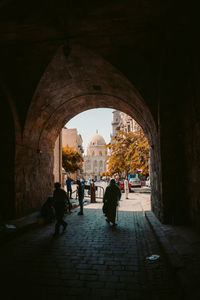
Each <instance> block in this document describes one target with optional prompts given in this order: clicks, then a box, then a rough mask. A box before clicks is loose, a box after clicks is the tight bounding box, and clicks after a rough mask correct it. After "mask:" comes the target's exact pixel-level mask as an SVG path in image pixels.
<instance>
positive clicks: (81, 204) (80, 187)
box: [77, 180, 84, 216]
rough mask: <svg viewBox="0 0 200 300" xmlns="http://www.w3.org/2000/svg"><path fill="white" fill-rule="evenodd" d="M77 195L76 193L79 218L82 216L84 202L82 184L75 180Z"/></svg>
mask: <svg viewBox="0 0 200 300" xmlns="http://www.w3.org/2000/svg"><path fill="white" fill-rule="evenodd" d="M77 184H78V187H77V193H78V201H79V205H80V211H79V213H78V215H79V216H81V215H83V200H84V183H83V182H81V181H80V180H77Z"/></svg>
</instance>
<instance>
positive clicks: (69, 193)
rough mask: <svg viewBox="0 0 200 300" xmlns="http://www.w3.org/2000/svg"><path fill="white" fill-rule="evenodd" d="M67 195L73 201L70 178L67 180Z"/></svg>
mask: <svg viewBox="0 0 200 300" xmlns="http://www.w3.org/2000/svg"><path fill="white" fill-rule="evenodd" d="M66 186H67V194H68V197H69V199H72V179H71V178H70V177H69V176H68V177H67V180H66Z"/></svg>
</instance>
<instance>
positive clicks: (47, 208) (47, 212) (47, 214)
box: [40, 196, 55, 223]
mask: <svg viewBox="0 0 200 300" xmlns="http://www.w3.org/2000/svg"><path fill="white" fill-rule="evenodd" d="M40 217H41V218H42V219H44V222H45V223H51V222H53V220H54V219H55V209H54V207H53V197H52V196H49V197H48V198H47V201H46V202H45V203H44V204H43V206H42V208H41V210H40Z"/></svg>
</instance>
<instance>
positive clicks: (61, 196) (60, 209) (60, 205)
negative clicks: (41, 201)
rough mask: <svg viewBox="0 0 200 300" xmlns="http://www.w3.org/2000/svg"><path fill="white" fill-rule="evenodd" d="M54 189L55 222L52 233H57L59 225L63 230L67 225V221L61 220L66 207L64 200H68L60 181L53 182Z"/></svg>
mask: <svg viewBox="0 0 200 300" xmlns="http://www.w3.org/2000/svg"><path fill="white" fill-rule="evenodd" d="M54 186H55V190H54V192H53V201H54V207H55V212H56V224H55V233H54V235H58V234H59V229H60V225H62V226H63V231H65V229H66V227H67V223H66V222H65V221H64V220H63V217H64V214H65V208H66V202H68V201H69V198H68V195H67V193H66V192H65V191H64V190H63V189H61V184H60V182H56V183H55V184H54Z"/></svg>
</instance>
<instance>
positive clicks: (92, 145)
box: [83, 134, 108, 180]
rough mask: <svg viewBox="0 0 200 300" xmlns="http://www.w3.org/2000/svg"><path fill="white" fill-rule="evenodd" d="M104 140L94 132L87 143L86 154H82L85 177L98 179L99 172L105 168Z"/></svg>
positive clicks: (105, 151) (105, 149)
mask: <svg viewBox="0 0 200 300" xmlns="http://www.w3.org/2000/svg"><path fill="white" fill-rule="evenodd" d="M105 145H106V142H105V140H104V138H103V137H102V136H101V135H100V134H95V135H94V136H93V137H92V138H91V140H90V141H89V143H88V146H87V152H86V153H87V154H86V155H85V156H84V167H83V174H84V177H85V179H89V178H91V179H95V180H99V179H100V178H101V173H102V172H104V171H106V169H107V165H106V162H107V158H108V155H107V148H105V147H104V146H105Z"/></svg>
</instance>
